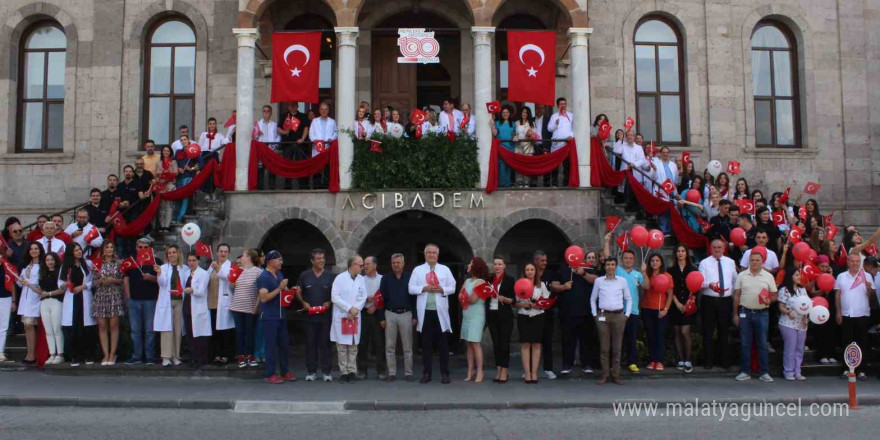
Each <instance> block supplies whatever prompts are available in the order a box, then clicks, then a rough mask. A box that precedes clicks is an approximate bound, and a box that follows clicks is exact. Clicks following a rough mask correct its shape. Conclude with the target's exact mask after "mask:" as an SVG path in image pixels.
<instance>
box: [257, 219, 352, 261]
mask: <svg viewBox="0 0 880 440" xmlns="http://www.w3.org/2000/svg"><path fill="white" fill-rule="evenodd" d="M287 220H303V221H305V222H306V223H309V224H310V225H312V226H314V227H315V228H317V229H318V230H319V231H321V232H322V233H323V234H324V237H326V238H327V241H329V242H330V246H331V247H332V248H333V254H334V255H335V256H336V261H337V262H339V261H345V259H346V258H348V257H349V256H350V255H351V253H352V252H350V251H349V250H348V248H347V247H346V246H345V240H344V239H343V238H342V233H341V231H340V230H339V228H337V227H336V225H335V224H333V222H332V221H330V219H328V218H326V217H324V216H322V215H321V214H318V213H317V212H315V211H312V210H310V209H306V208H276V209H273V210H269V211H268V212H266V213H265V215H264V216H263V217H262V218H261V219H260V220H259V221H258V222H256V224H254V225H253V228H252V229H251V230H250V231H249V233H248V234H247V236H246V238H245V240H244V245H245V246H253V245H254V244H257V243H259V244H260V245H262V244H263V242H264V241H265V240H266V237H268V236H269V234H270V233H271V232H272V229H273V228H275V227H276V225H279V224H280V223H283V222H285V221H287Z"/></svg>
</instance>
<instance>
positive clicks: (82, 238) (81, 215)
mask: <svg viewBox="0 0 880 440" xmlns="http://www.w3.org/2000/svg"><path fill="white" fill-rule="evenodd" d="M92 229H95V226H94V225H92V224H91V223H89V211H87V210H86V209H85V208H79V209H77V210H76V221H75V222H73V223H71V224H70V225H68V226H67V229H65V230H64V232H66V233H68V234H69V235H70V237H71V238H72V239H73V242H74V243H76V244H78V245H79V247H81V248H82V249H83V251H85V252H86V254H87V255H88V254H89V252H88V251H89V249H91V248H95V249H97V248H100V247H101V244H103V243H104V238H103V237H101V233H100V232H99V231H97V230H96V231H95V232H96V233H97V234H98V235H97V236H96V237H95V238H93V239H92V241H90V242H88V243H86V237H87V236H88V235H89V233H90V232H91V231H92Z"/></svg>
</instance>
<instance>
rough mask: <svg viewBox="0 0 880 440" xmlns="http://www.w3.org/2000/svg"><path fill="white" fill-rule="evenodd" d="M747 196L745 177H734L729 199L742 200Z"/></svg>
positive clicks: (747, 189)
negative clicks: (734, 180)
mask: <svg viewBox="0 0 880 440" xmlns="http://www.w3.org/2000/svg"><path fill="white" fill-rule="evenodd" d="M748 198H749V182H748V180H746V178H745V177H740V178H739V179H736V185H734V187H733V194H732V195H731V198H730V200H744V199H748Z"/></svg>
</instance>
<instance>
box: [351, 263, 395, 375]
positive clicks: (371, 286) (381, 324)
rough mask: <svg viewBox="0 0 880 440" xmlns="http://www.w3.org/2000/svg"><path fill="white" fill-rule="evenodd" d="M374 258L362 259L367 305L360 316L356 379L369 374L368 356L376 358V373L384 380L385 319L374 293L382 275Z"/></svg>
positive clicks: (376, 291) (385, 367)
mask: <svg viewBox="0 0 880 440" xmlns="http://www.w3.org/2000/svg"><path fill="white" fill-rule="evenodd" d="M376 269H377V265H376V257H373V256H369V257H366V258H364V275H363V279H364V285H365V286H366V288H367V303H366V304H365V305H364V310H363V312H364V313H362V314H361V342H360V343H359V344H358V355H357V368H358V379H366V378H367V375H368V374H369V371H368V369H369V366H370V362H369V361H370V356H371V355H372V356H373V357H375V358H376V371H377V373H378V376H379V380H385V378H386V377H387V376H386V373H387V371H388V367H387V366H386V362H385V319H384V318H383V315H382V312H383V311H382V310H381V309H377V308H376V305H375V301H376V293H378V292H379V283H381V282H382V275H380V274H379V272H377V270H376Z"/></svg>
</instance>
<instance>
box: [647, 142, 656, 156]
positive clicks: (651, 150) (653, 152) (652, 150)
mask: <svg viewBox="0 0 880 440" xmlns="http://www.w3.org/2000/svg"><path fill="white" fill-rule="evenodd" d="M645 153H647V154H648V156H656V155H657V144H655V143H654V141H651V142H648V146H647V147H645Z"/></svg>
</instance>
